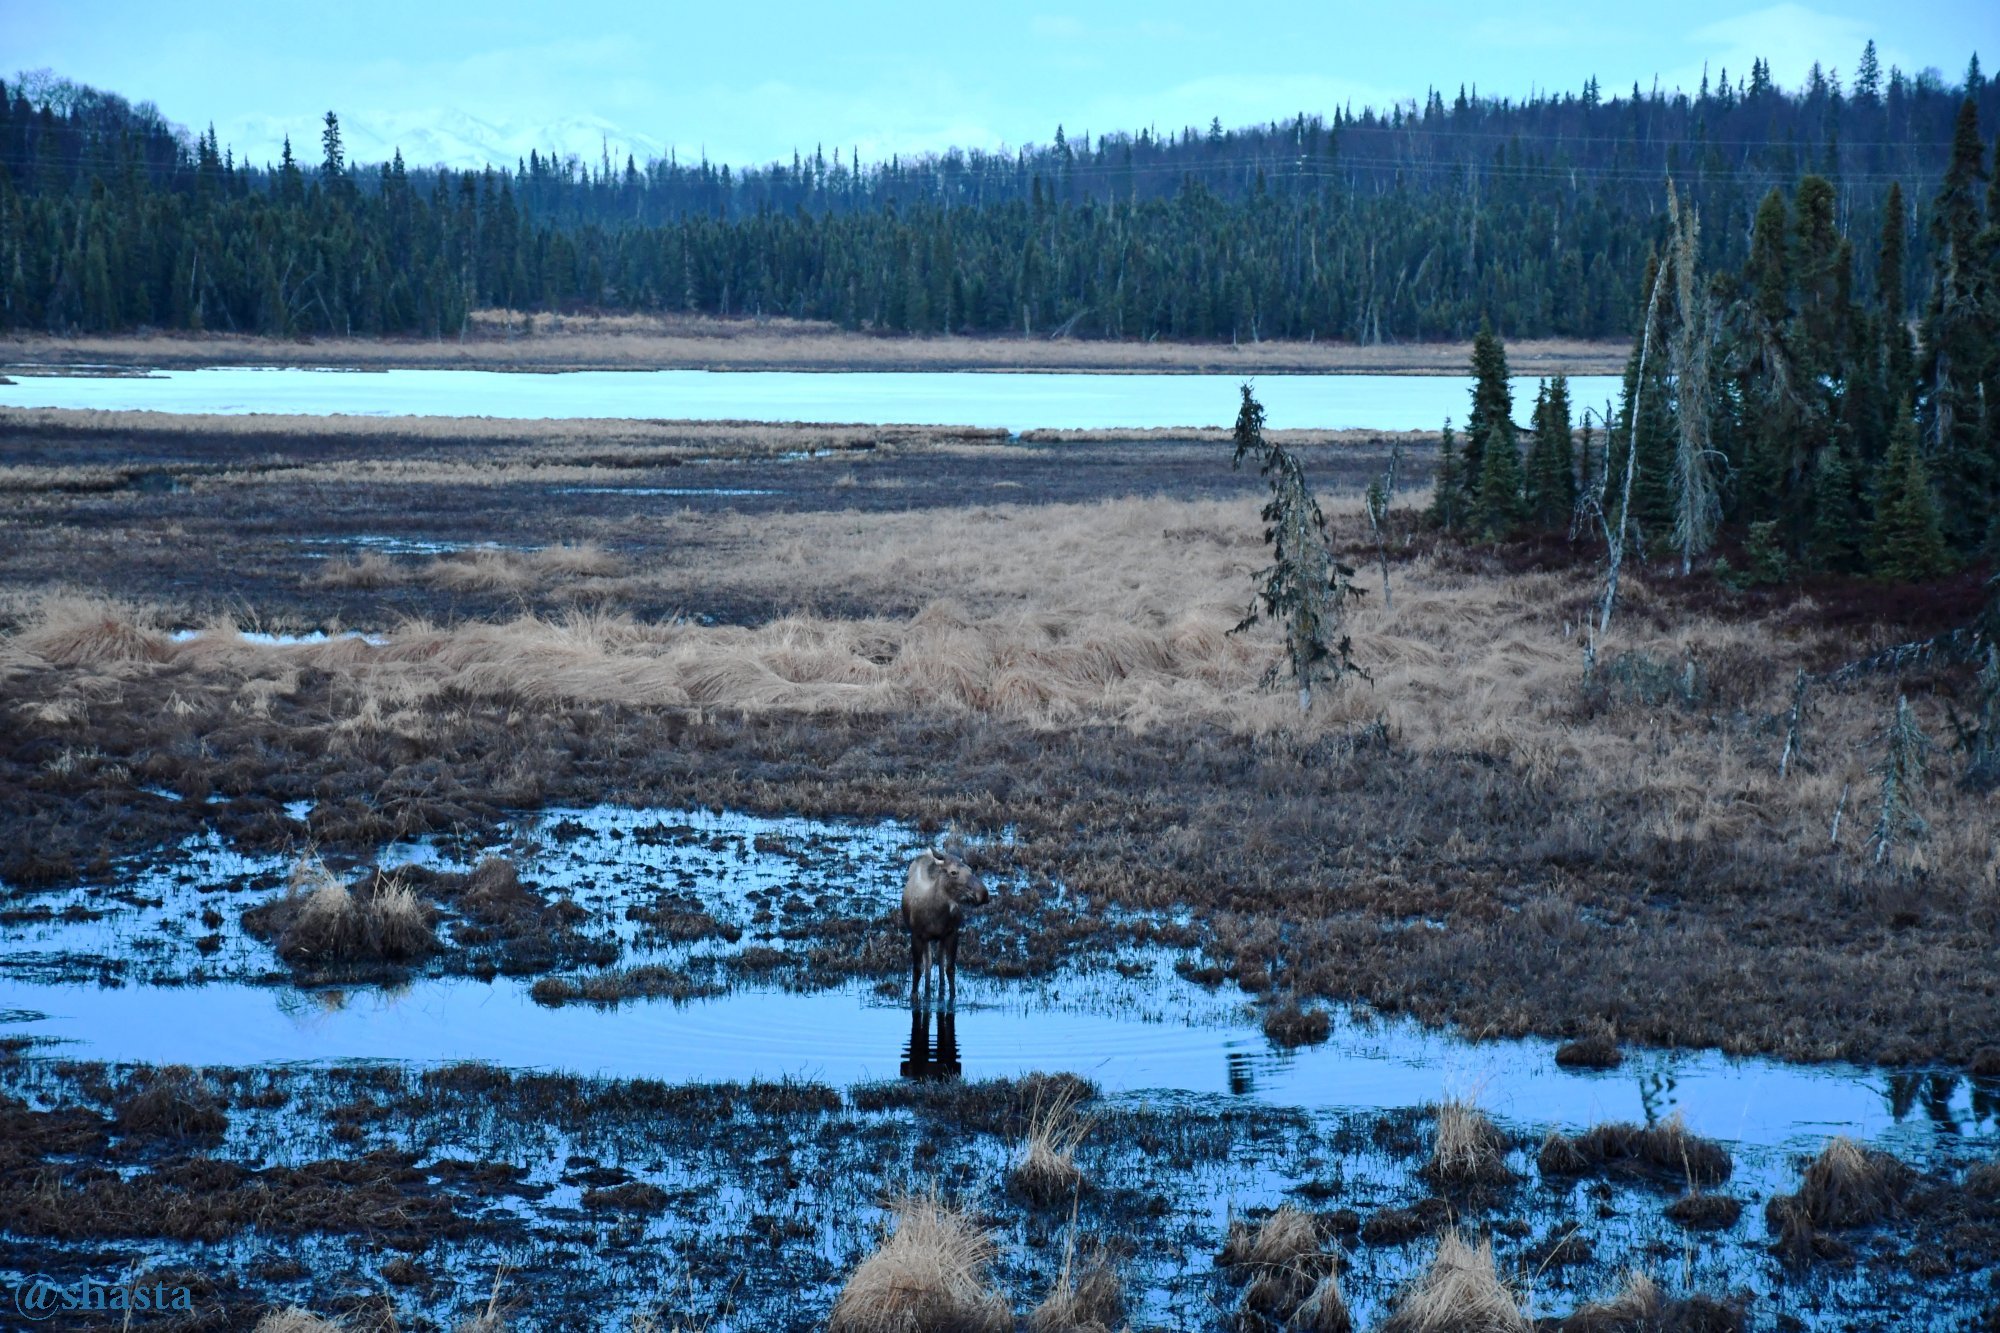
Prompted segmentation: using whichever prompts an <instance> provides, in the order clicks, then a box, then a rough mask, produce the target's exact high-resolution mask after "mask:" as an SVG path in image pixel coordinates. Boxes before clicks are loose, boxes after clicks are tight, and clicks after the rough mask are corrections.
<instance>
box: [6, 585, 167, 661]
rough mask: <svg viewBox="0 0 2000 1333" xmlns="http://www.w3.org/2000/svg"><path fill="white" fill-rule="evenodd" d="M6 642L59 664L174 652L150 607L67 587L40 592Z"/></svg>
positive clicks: (14, 648) (145, 657)
mask: <svg viewBox="0 0 2000 1333" xmlns="http://www.w3.org/2000/svg"><path fill="white" fill-rule="evenodd" d="M7 648H8V649H10V650H11V652H12V653H16V654H20V655H22V656H24V657H28V658H34V659H39V660H41V661H43V662H47V663H48V664H49V665H51V666H58V667H106V666H114V665H119V664H126V663H144V662H166V661H168V660H170V659H171V658H172V657H173V654H174V643H173V640H172V639H171V638H170V637H169V636H168V635H167V634H166V633H165V632H164V631H162V630H161V629H160V627H159V623H158V620H157V618H156V617H155V616H154V615H153V614H151V613H150V612H148V611H146V610H144V609H142V608H139V607H136V606H132V605H130V604H128V603H125V602H119V601H113V600H111V599H109V598H103V597H87V596H79V595H76V594H71V593H56V594H52V595H50V596H48V597H45V598H42V599H41V600H40V602H39V603H38V604H37V605H36V607H35V609H34V613H33V618H32V619H31V620H30V621H29V623H27V624H26V625H25V626H23V628H22V629H21V630H20V632H19V633H17V634H15V635H14V636H13V638H12V639H11V640H10V641H9V643H8V645H7Z"/></svg>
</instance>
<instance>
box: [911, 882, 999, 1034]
mask: <svg viewBox="0 0 2000 1333" xmlns="http://www.w3.org/2000/svg"><path fill="white" fill-rule="evenodd" d="M989 901H991V895H990V894H988V893H987V892H986V885H985V884H983V883H982V882H981V881H980V878H979V875H978V872H976V871H974V870H973V868H972V867H971V866H969V865H967V864H966V863H965V862H964V861H963V860H962V859H960V858H959V857H956V856H953V855H951V854H950V853H948V852H945V851H943V850H941V849H937V848H933V849H932V850H930V851H927V852H924V853H923V854H922V855H921V856H919V857H917V859H916V860H914V861H912V862H910V871H909V874H908V875H906V876H905V877H904V879H903V925H904V926H905V927H906V928H907V929H908V930H909V932H910V1007H911V1008H915V1007H916V1005H917V999H918V995H919V993H920V992H921V991H923V990H924V989H925V988H926V987H927V986H928V985H929V984H930V975H931V969H932V967H933V966H935V967H936V969H937V971H938V986H937V990H935V991H932V992H931V994H932V995H933V996H934V997H935V996H936V995H937V994H938V993H939V992H943V993H945V994H946V995H947V996H948V999H947V1001H946V1002H947V1003H949V1004H953V1005H956V1004H957V1003H958V931H959V927H960V926H962V925H963V924H964V923H965V912H966V909H968V908H976V907H984V906H986V904H987V903H988V902H989Z"/></svg>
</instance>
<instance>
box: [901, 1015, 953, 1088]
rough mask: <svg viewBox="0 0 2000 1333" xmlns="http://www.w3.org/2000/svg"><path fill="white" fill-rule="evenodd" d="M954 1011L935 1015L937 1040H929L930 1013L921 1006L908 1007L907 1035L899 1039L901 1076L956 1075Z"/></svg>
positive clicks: (940, 1076) (947, 1076)
mask: <svg viewBox="0 0 2000 1333" xmlns="http://www.w3.org/2000/svg"><path fill="white" fill-rule="evenodd" d="M959 1068H960V1060H959V1054H958V1015H957V1014H953V1013H948V1012H943V1013H939V1014H938V1015H937V1040H936V1041H932V1040H931V1013H930V1010H929V1009H927V1008H924V1007H921V1006H912V1007H911V1009H910V1039H909V1040H908V1041H907V1042H905V1043H903V1077H904V1078H911V1079H944V1078H957V1077H958V1074H959Z"/></svg>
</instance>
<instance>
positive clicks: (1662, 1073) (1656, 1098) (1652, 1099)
mask: <svg viewBox="0 0 2000 1333" xmlns="http://www.w3.org/2000/svg"><path fill="white" fill-rule="evenodd" d="M1679 1087H1680V1080H1679V1079H1677V1078H1675V1077H1674V1071H1673V1067H1672V1066H1671V1065H1662V1066H1657V1067H1655V1068H1653V1069H1642V1070H1640V1071H1639V1109H1640V1110H1642V1111H1644V1112H1645V1114H1646V1123H1647V1124H1649V1125H1653V1124H1658V1123H1659V1121H1660V1119H1661V1117H1662V1116H1664V1115H1665V1114H1666V1108H1669V1107H1671V1106H1672V1105H1673V1102H1674V1093H1675V1091H1676V1090H1677V1089H1678V1088H1679Z"/></svg>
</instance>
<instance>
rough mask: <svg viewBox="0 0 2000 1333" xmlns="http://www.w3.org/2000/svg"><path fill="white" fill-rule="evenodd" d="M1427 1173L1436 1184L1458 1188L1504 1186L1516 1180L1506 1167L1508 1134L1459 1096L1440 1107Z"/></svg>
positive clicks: (1441, 1104)
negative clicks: (1503, 1132)
mask: <svg viewBox="0 0 2000 1333" xmlns="http://www.w3.org/2000/svg"><path fill="white" fill-rule="evenodd" d="M1425 1171H1426V1174H1427V1175H1428V1176H1429V1178H1430V1179H1431V1180H1432V1181H1433V1182H1434V1183H1436V1184H1439V1185H1448V1186H1456V1187H1459V1188H1465V1187H1468V1186H1474V1185H1501V1184H1505V1183H1506V1182H1507V1181H1509V1180H1512V1179H1513V1178H1514V1173H1513V1172H1512V1171H1510V1170H1509V1169H1508V1167H1507V1137H1506V1135H1504V1134H1502V1133H1501V1132H1500V1127H1499V1126H1498V1125H1495V1124H1494V1123H1493V1121H1492V1119H1491V1117H1489V1116H1488V1115H1487V1114H1486V1112H1484V1111H1483V1110H1481V1109H1480V1108H1479V1107H1478V1106H1477V1105H1475V1104H1474V1103H1473V1102H1471V1101H1468V1100H1465V1099H1463V1098H1457V1097H1451V1098H1447V1099H1445V1100H1444V1101H1443V1102H1441V1103H1439V1105H1438V1108H1437V1132H1436V1135H1435V1137H1434V1138H1433V1140H1432V1144H1431V1159H1430V1162H1429V1164H1428V1165H1427V1166H1426V1168H1425Z"/></svg>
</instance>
